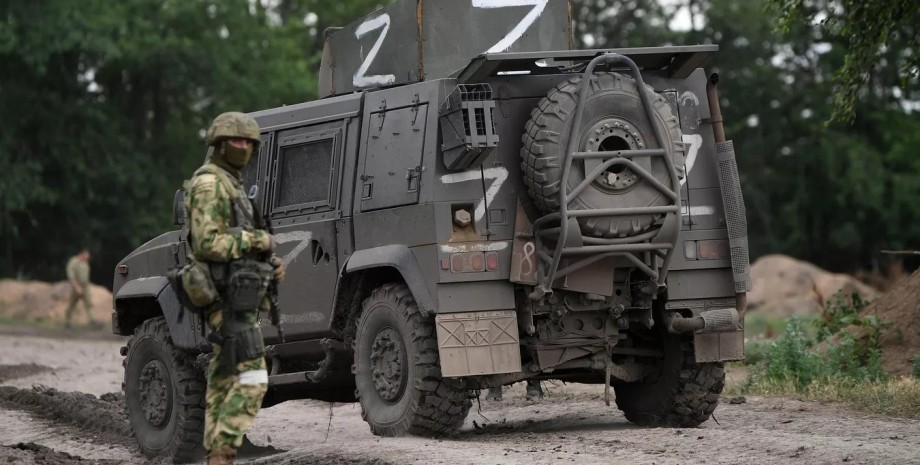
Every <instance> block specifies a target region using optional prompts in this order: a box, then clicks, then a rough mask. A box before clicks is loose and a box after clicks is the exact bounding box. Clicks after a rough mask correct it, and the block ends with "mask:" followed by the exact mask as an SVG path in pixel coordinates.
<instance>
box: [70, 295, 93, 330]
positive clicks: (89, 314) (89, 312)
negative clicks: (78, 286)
mask: <svg viewBox="0 0 920 465" xmlns="http://www.w3.org/2000/svg"><path fill="white" fill-rule="evenodd" d="M81 300H82V301H83V309H84V310H85V311H86V319H87V320H88V321H89V322H92V321H93V302H92V300H90V295H89V286H86V287H85V288H83V295H82V296H81V295H79V294H77V291H75V290H73V289H70V300H69V303H68V304H67V313H66V314H65V315H66V318H67V319H66V321H67V323H70V322H71V321H73V312H74V311H76V309H77V304H78V303H80V301H81Z"/></svg>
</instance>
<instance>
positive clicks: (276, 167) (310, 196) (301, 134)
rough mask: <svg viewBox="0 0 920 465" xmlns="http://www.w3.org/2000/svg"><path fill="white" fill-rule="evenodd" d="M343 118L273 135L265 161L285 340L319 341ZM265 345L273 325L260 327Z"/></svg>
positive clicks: (326, 305)
mask: <svg viewBox="0 0 920 465" xmlns="http://www.w3.org/2000/svg"><path fill="white" fill-rule="evenodd" d="M347 122H348V120H339V121H334V122H328V123H323V124H315V125H309V126H301V127H295V128H291V129H284V130H279V131H278V132H276V133H274V135H273V137H272V140H271V143H270V144H269V145H270V146H271V147H272V148H271V153H270V162H269V163H268V168H269V171H270V173H269V176H267V177H266V179H267V180H269V190H270V191H271V192H270V194H271V198H270V200H269V201H268V202H266V204H267V205H266V208H267V211H268V212H269V218H270V223H271V225H272V228H273V230H274V236H275V241H276V243H277V249H276V251H275V253H276V255H278V256H279V257H281V258H282V259H283V260H284V262H285V264H286V265H287V279H286V280H285V282H284V283H283V284H282V285H281V286H280V287H279V294H280V304H281V309H282V323H283V324H284V328H283V329H284V332H285V338H286V340H289V341H293V340H300V339H313V338H318V337H324V336H326V335H328V332H329V319H330V318H331V309H332V304H333V300H334V293H335V285H336V279H337V276H338V253H337V243H336V242H337V241H336V227H335V226H336V224H335V223H336V221H337V220H338V219H339V218H341V216H342V214H341V209H340V208H339V205H340V203H341V199H340V195H339V194H340V192H341V182H342V171H343V158H344V157H343V153H344V146H345V144H344V141H345V138H344V134H345V130H346V125H347V124H348V123H347ZM262 327H263V334H264V335H265V337H266V339H267V340H268V342H269V343H272V342H275V341H274V340H275V338H276V337H277V332H276V330H275V328H274V327H270V326H269V325H266V324H263V325H262Z"/></svg>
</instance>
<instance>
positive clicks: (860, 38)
mask: <svg viewBox="0 0 920 465" xmlns="http://www.w3.org/2000/svg"><path fill="white" fill-rule="evenodd" d="M768 5H769V7H770V9H771V10H772V11H775V12H776V13H777V14H778V18H777V24H778V26H779V27H780V28H781V29H782V30H784V31H789V30H792V29H794V28H797V27H801V26H802V25H806V26H808V27H816V28H819V29H821V30H822V31H823V32H825V33H826V34H828V35H832V36H837V37H840V38H844V39H845V43H846V46H847V50H846V53H845V55H844V62H843V66H841V67H840V69H839V71H838V72H837V73H836V82H837V83H838V84H839V88H838V89H837V90H836V91H835V92H834V102H835V108H834V113H833V115H832V116H833V118H834V119H836V120H839V121H846V122H851V121H852V120H853V118H854V115H855V113H856V110H857V105H856V102H857V100H858V99H859V97H860V95H864V96H882V97H884V96H885V94H886V93H887V90H886V89H885V88H884V87H882V86H880V85H879V84H880V83H878V82H876V79H877V78H878V73H879V67H880V66H881V67H884V66H885V63H886V62H887V63H895V64H896V69H898V74H899V76H900V77H901V87H902V89H901V91H902V92H908V93H910V94H912V95H913V97H914V98H912V100H916V98H915V97H916V85H917V78H918V77H920V55H918V54H917V53H916V52H915V50H916V49H917V48H918V46H920V29H918V28H920V1H918V0H842V1H836V0H835V1H831V0H770V1H769V3H768ZM892 52H893V53H892Z"/></svg>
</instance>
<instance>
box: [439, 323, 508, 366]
mask: <svg viewBox="0 0 920 465" xmlns="http://www.w3.org/2000/svg"><path fill="white" fill-rule="evenodd" d="M435 324H436V325H437V329H438V353H439V355H440V358H441V374H442V375H443V376H472V375H490V374H498V373H517V372H520V371H521V350H520V345H519V337H518V325H517V314H516V313H515V312H514V310H500V311H491V312H466V313H451V314H439V315H438V316H437V317H435Z"/></svg>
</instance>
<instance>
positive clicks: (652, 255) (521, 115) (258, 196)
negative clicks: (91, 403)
mask: <svg viewBox="0 0 920 465" xmlns="http://www.w3.org/2000/svg"><path fill="white" fill-rule="evenodd" d="M325 40H326V42H325V50H324V53H323V60H322V64H321V69H320V80H319V96H320V98H319V99H318V100H316V101H310V102H305V103H299V104H293V105H287V106H283V107H280V108H273V109H268V110H264V111H257V112H254V113H251V115H252V116H253V117H254V118H255V119H256V120H257V121H258V123H259V125H260V127H261V128H262V143H261V146H260V148H259V152H258V158H257V159H254V161H253V162H252V163H251V164H250V165H249V166H248V168H247V169H246V171H245V172H244V179H245V185H246V186H247V187H246V188H247V190H248V192H249V193H250V194H251V197H252V198H254V199H255V202H256V203H257V204H258V206H259V207H261V209H262V210H263V211H264V212H265V213H266V217H267V221H268V222H270V224H271V226H272V228H273V230H274V233H275V237H276V239H277V242H278V243H279V244H280V245H279V248H278V250H277V253H278V254H279V256H282V257H283V259H284V260H285V262H286V263H287V276H288V277H287V280H286V281H285V282H284V283H283V284H282V285H281V286H280V302H281V307H282V315H281V319H282V324H283V331H284V334H285V336H286V337H285V339H284V341H283V342H282V341H281V340H280V338H279V337H278V333H277V331H276V329H275V328H274V327H272V326H270V325H268V324H263V325H262V326H263V328H262V331H263V334H264V339H265V342H266V345H267V356H266V357H267V360H268V366H269V371H270V377H269V392H268V394H267V396H266V400H265V404H266V405H267V406H268V405H274V404H277V403H280V402H283V401H285V400H289V399H301V398H312V399H321V400H326V401H335V402H354V401H358V402H360V404H361V409H362V415H363V417H364V419H365V420H366V421H367V423H368V424H369V425H370V430H371V432H372V433H373V434H376V435H381V436H399V435H405V434H418V435H442V434H447V433H450V432H452V431H454V430H456V429H457V428H458V427H460V426H461V425H462V424H463V422H464V418H465V417H466V415H467V413H468V412H469V409H470V406H471V401H470V399H471V398H475V396H476V395H477V394H478V390H480V389H484V388H488V387H496V386H501V385H508V384H511V383H515V382H518V381H522V380H531V379H535V380H548V379H555V380H562V381H565V382H578V383H594V384H597V385H598V388H599V389H603V390H604V392H605V398H606V399H607V402H608V405H609V400H610V399H611V392H610V388H612V390H613V393H612V394H615V396H614V397H615V401H616V405H617V406H618V407H619V408H620V409H621V410H622V411H623V412H624V414H625V416H626V418H627V419H628V420H629V421H632V422H635V423H638V424H640V425H664V426H680V427H692V426H696V425H698V424H700V423H702V422H704V421H706V420H707V419H708V418H709V417H710V415H711V414H712V412H713V410H714V409H715V408H716V405H717V403H718V399H719V393H720V392H721V390H722V387H723V384H724V378H725V374H724V371H723V362H724V361H727V360H738V359H741V358H742V357H743V345H742V343H743V338H742V335H743V332H742V325H743V315H744V309H745V293H746V292H747V291H748V290H749V289H750V278H749V259H748V251H747V232H746V223H745V212H744V203H743V200H742V196H741V189H740V186H739V178H738V171H737V166H736V163H735V155H734V151H733V148H732V143H731V142H729V141H726V140H725V135H724V132H723V129H722V117H721V114H720V111H719V105H718V98H717V96H716V84H717V82H718V77H717V76H716V75H710V76H707V74H706V73H705V72H704V70H703V69H702V68H700V66H701V65H702V64H703V63H704V62H705V61H706V60H707V58H709V57H711V56H712V55H713V54H714V53H715V52H716V51H717V49H718V47H717V46H715V45H699V46H673V47H653V48H631V49H619V50H572V41H573V40H572V20H571V10H570V6H569V4H568V3H567V1H566V0H519V1H510V2H509V1H495V0H471V1H457V0H401V1H398V2H396V3H394V4H392V5H390V6H389V7H387V8H384V9H382V10H379V11H376V12H374V13H372V14H370V15H368V16H366V17H364V18H361V19H359V20H357V21H356V22H354V23H352V24H351V25H349V26H347V27H344V28H341V29H336V30H332V31H329V32H327V33H326V37H325ZM270 78H271V77H270V76H266V79H270ZM177 182H178V180H177ZM181 198H182V192H181V191H180V192H179V193H177V199H176V202H175V207H176V208H175V210H176V214H175V218H176V220H177V225H179V226H181V228H179V229H177V230H175V231H171V232H167V233H165V234H163V235H161V236H159V237H157V238H155V239H153V240H151V241H149V242H148V243H146V244H144V245H143V246H141V247H140V248H138V249H137V250H136V251H134V252H133V253H131V254H130V255H129V256H127V257H126V258H125V259H124V260H123V261H121V262H120V263H119V265H118V267H117V269H116V272H115V286H114V287H115V297H114V313H113V316H112V319H113V329H114V332H115V334H120V335H124V336H130V337H131V338H130V340H129V341H128V344H127V346H126V347H125V348H124V349H123V350H122V352H123V355H124V356H125V379H124V390H125V394H126V399H127V410H128V414H129V417H130V421H131V424H132V426H133V428H134V431H135V433H136V436H137V439H138V442H139V443H140V447H141V449H142V450H143V451H144V452H145V453H146V454H148V455H151V456H154V455H162V456H168V457H171V458H172V459H173V460H175V461H177V462H178V461H183V460H189V459H192V458H194V456H195V454H196V453H197V452H196V451H197V450H198V449H199V447H200V446H199V444H200V442H201V430H202V421H203V420H202V418H203V408H204V392H205V377H204V374H203V370H202V366H203V364H204V361H206V360H207V357H208V355H207V353H208V352H209V350H210V349H209V347H208V345H207V344H206V343H205V339H204V338H203V337H202V335H201V332H202V330H201V321H200V320H199V318H197V317H196V316H195V315H194V314H191V313H188V312H185V311H183V308H182V306H181V304H180V303H179V300H178V299H177V298H176V293H175V291H174V290H173V289H172V288H171V287H170V286H169V284H168V282H167V279H166V278H165V274H166V272H167V271H168V270H170V269H172V268H175V267H177V266H181V265H183V264H184V263H185V261H186V254H187V253H188V250H189V249H188V245H187V244H186V242H185V235H186V231H187V229H186V226H185V225H182V224H181V223H182V219H183V216H184V215H183V212H182V211H181V206H182V202H181ZM602 386H603V387H602Z"/></svg>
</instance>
